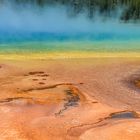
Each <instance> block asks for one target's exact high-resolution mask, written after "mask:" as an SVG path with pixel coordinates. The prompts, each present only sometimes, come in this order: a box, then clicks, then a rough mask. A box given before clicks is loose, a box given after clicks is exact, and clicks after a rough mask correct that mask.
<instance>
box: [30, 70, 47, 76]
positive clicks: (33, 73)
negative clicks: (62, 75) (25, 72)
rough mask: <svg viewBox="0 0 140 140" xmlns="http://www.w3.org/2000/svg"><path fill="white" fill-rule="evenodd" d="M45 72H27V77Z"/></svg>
mask: <svg viewBox="0 0 140 140" xmlns="http://www.w3.org/2000/svg"><path fill="white" fill-rule="evenodd" d="M44 73H45V72H43V71H34V72H29V75H36V74H44Z"/></svg>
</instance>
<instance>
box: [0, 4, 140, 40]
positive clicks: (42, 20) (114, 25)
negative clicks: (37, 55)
mask: <svg viewBox="0 0 140 140" xmlns="http://www.w3.org/2000/svg"><path fill="white" fill-rule="evenodd" d="M67 10H68V9H67V8H66V7H63V6H60V5H57V6H53V7H49V6H48V7H38V6H36V5H31V4H27V5H17V4H16V3H11V2H10V3H9V2H6V3H4V4H1V5H0V40H2V39H4V37H6V35H5V34H7V37H10V38H12V37H14V36H18V37H19V35H23V36H24V37H25V36H27V35H29V34H35V35H34V36H36V34H40V35H42V34H43V35H44V34H45V36H44V39H45V38H47V37H48V36H47V35H48V34H49V35H50V34H51V35H52V34H53V37H56V38H57V37H59V36H65V37H71V38H75V37H79V38H80V37H81V38H82V39H83V38H86V39H98V38H102V39H106V38H111V39H112V38H113V39H114V38H115V39H120V38H126V39H139V38H140V26H139V23H137V24H136V23H135V24H133V23H122V22H120V21H119V14H118V15H117V16H116V15H112V17H110V18H109V19H106V18H105V17H101V16H100V15H99V14H98V12H97V14H96V16H95V18H94V19H89V18H88V17H87V15H86V13H81V14H79V15H78V16H76V17H72V16H69V15H68V11H67ZM119 12H120V10H119V11H118V12H117V13H119ZM114 16H115V18H113V17H114ZM13 34H14V36H13ZM46 34H47V35H46ZM3 35H5V36H4V37H3ZM82 35H83V36H82ZM21 38H22V36H21Z"/></svg>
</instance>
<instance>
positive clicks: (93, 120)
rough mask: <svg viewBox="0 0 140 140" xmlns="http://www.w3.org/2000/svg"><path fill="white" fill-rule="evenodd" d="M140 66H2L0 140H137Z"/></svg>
mask: <svg viewBox="0 0 140 140" xmlns="http://www.w3.org/2000/svg"><path fill="white" fill-rule="evenodd" d="M139 117H140V60H139V59H127V60H126V59H121V58H118V59H116V58H112V59H111V58H109V59H107V58H101V59H97V58H93V59H61V60H29V61H22V60H20V61H18V60H9V61H8V60H1V61H0V140H139V139H140V118H139Z"/></svg>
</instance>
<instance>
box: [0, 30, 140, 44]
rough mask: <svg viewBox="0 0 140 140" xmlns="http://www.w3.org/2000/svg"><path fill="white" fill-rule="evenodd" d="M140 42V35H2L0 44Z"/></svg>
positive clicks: (4, 33) (41, 33)
mask: <svg viewBox="0 0 140 140" xmlns="http://www.w3.org/2000/svg"><path fill="white" fill-rule="evenodd" d="M84 40H85V41H93V42H94V41H113V40H114V41H132V40H134V41H139V40H140V32H139V33H131V34H127V35H126V34H123V33H120V34H118V33H117V34H114V33H107V32H104V33H46V32H44V33H43V32H33V33H27V32H26V33H20V32H19V33H17V32H16V33H13V32H12V33H6V32H3V33H0V44H3V43H6V44H9V43H20V42H35V41H37V42H42V41H46V42H47V41H49V42H50V41H60V42H62V41H84Z"/></svg>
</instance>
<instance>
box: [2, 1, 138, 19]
mask: <svg viewBox="0 0 140 140" xmlns="http://www.w3.org/2000/svg"><path fill="white" fill-rule="evenodd" d="M1 1H2V0H1ZM3 1H4V0H3ZM11 1H12V0H11ZM13 1H16V2H17V3H28V2H29V3H35V4H37V5H39V6H46V5H54V4H60V5H66V6H68V8H69V11H71V13H73V15H78V14H79V13H81V12H83V11H87V13H88V16H89V17H90V18H92V17H94V15H95V13H96V11H98V12H99V13H100V14H101V15H103V16H107V17H109V16H112V15H115V12H116V11H118V9H120V11H121V9H122V12H121V15H120V19H121V20H125V21H128V20H140V0H13Z"/></svg>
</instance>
